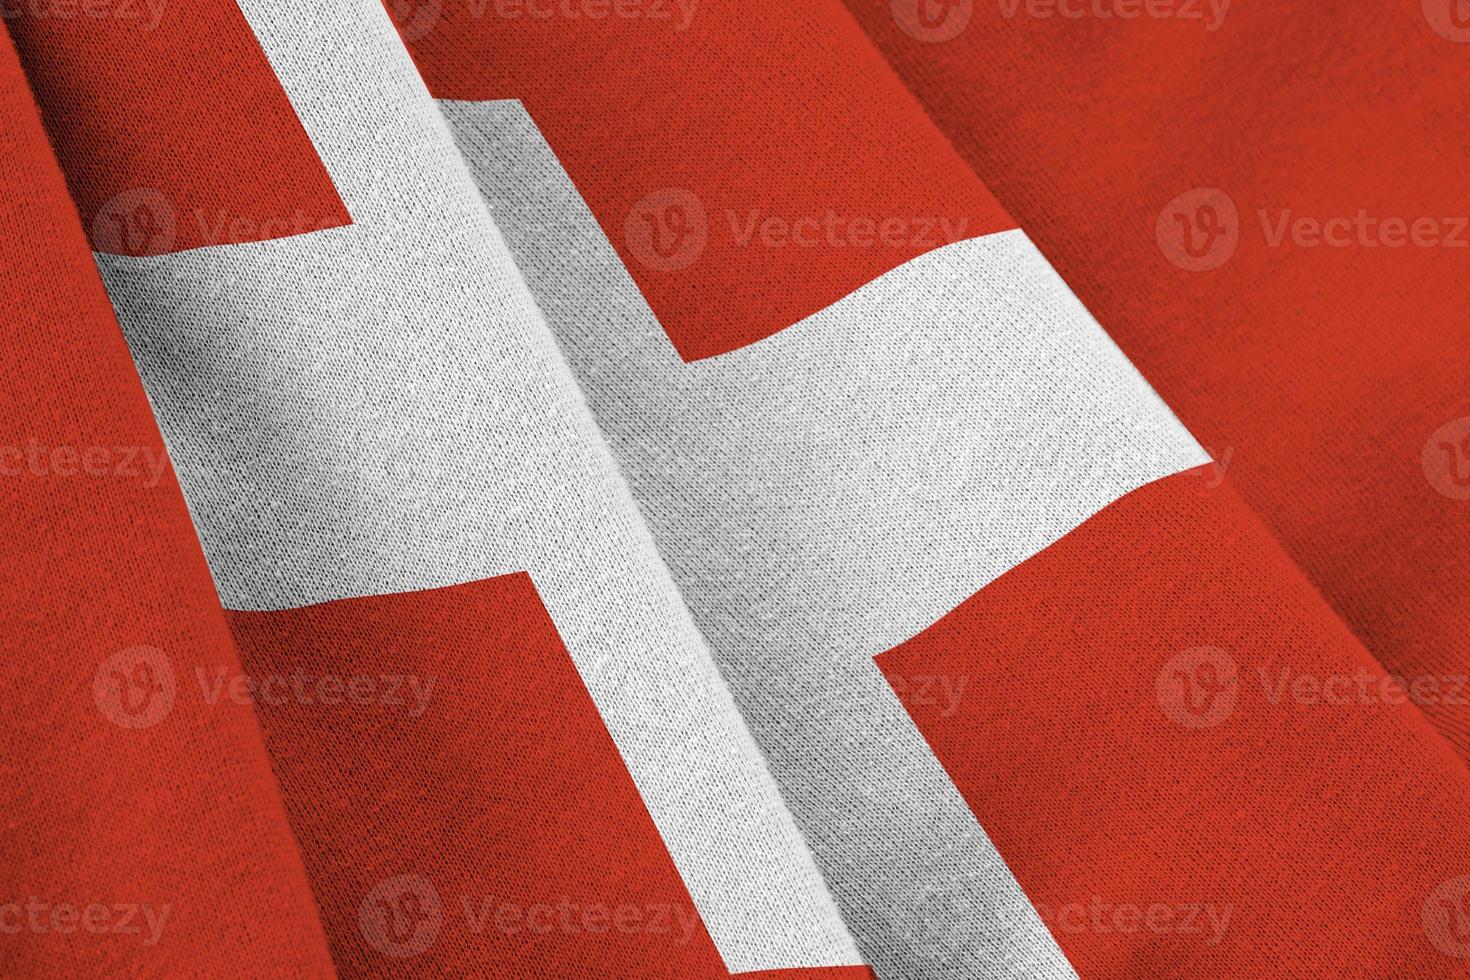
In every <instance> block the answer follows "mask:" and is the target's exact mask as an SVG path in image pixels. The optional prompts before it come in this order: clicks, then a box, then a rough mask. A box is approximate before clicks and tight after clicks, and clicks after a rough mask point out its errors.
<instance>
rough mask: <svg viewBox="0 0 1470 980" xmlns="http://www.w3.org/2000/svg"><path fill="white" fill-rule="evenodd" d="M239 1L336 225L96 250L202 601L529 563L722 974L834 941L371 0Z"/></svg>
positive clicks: (721, 695) (677, 613)
mask: <svg viewBox="0 0 1470 980" xmlns="http://www.w3.org/2000/svg"><path fill="white" fill-rule="evenodd" d="M242 6H243V8H244V10H245V13H246V15H247V17H248V18H249V20H250V21H251V23H252V24H253V26H254V28H255V30H256V32H257V34H258V36H259V38H260V40H261V43H262V45H263V47H264V49H265V51H266V54H267V55H268V57H269V58H270V60H271V62H272V64H273V65H274V66H275V68H276V70H277V72H278V73H279V75H280V77H281V80H282V82H283V84H284V86H285V88H286V90H287V93H288V95H289V96H290V97H291V100H292V102H293V104H294V105H295V107H296V110H297V112H298V113H299V115H300V116H301V119H302V121H303V123H304V124H305V126H306V129H307V132H308V133H309V134H310V136H311V137H312V139H313V141H314V143H315V145H316V147H317V149H318V152H319V153H320V154H321V156H322V159H323V161H324V163H325V164H326V166H327V169H328V171H329V172H330V173H331V175H332V177H333V179H334V180H335V181H336V184H337V187H338V189H339V191H340V192H341V194H342V197H343V200H344V201H345V202H346V204H347V207H348V209H349V211H350V212H351V214H352V217H353V219H354V221H355V222H356V223H355V224H354V225H353V226H351V227H346V228H337V229H329V230H325V231H320V232H315V233H312V234H309V235H304V236H299V237H295V238H288V239H282V240H277V241H268V242H259V243H250V244H242V245H234V246H225V247H212V248H204V249H198V250H195V251H191V252H187V253H181V254H177V255H170V256H160V257H156V258H143V259H134V258H127V257H120V256H110V255H102V256H98V262H99V264H100V265H101V267H102V270H103V272H104V275H105V278H106V281H107V285H108V288H109V290H110V292H111V294H112V297H113V300H114V303H115V304H116V306H117V308H118V311H119V314H120V318H121V320H122V322H123V325H124V329H125V330H126V332H127V336H128V340H129V343H130V345H131V347H132V350H133V352H134V356H135V358H136V359H137V362H138V364H139V367H140V370H141V372H142V374H143V377H144V381H145V383H146V385H147V389H148V393H149V396H150V398H151V399H152V401H153V404H154V406H155V410H156V412H157V414H158V417H159V420H160V422H161V425H162V428H163V430H164V433H165V437H166V439H167V441H168V445H169V449H170V452H171V453H172V455H173V458H174V460H175V463H176V465H177V468H178V470H179V474H180V477H181V480H182V482H183V485H184V489H185V492H186V496H187V498H188V501H189V505H190V508H191V511H192V513H193V515H194V519H195V523H196V525H197V527H198V529H199V533H200V536H201V539H202V541H203V543H204V547H205V551H206V554H207V555H208V557H209V560H210V566H211V569H212V571H213V573H214V576H215V581H216V583H217V586H218V588H219V592H220V595H221V597H222V599H223V601H224V603H225V605H226V606H228V607H230V608H234V609H257V610H260V609H281V608H288V607H295V606H300V605H305V604H309V603H315V602H321V601H325V600H330V599H337V598H342V597H348V596H361V595H373V594H382V593H389V592H403V591H410V590H416V589H424V588H429V587H434V586H443V585H450V584H456V583H461V582H468V581H475V580H478V579H482V578H486V577H490V576H495V575H500V574H504V573H506V572H512V571H520V570H523V569H524V570H529V571H530V573H531V576H532V578H533V580H534V581H535V583H536V586H537V587H538V589H539V590H540V592H541V595H542V598H543V599H544V601H545V602H546V605H547V607H548V609H549V611H550V613H551V616H552V619H553V620H554V622H555V623H556V626H557V628H558V630H559V631H560V633H561V635H562V638H563V639H564V640H565V642H566V644H567V646H568V647H569V649H570V651H571V654H572V657H573V659H574V660H575V662H576V664H577V667H578V669H579V671H580V672H581V673H582V676H583V677H584V678H585V679H586V681H587V684H588V687H589V689H590V690H591V693H592V695H593V697H594V699H595V700H596V702H597V704H598V706H599V708H600V709H601V711H602V713H603V716H604V718H605V720H606V722H607V725H608V728H609V730H610V731H611V733H612V735H613V737H614V739H615V740H616V741H617V744H618V747H619V749H620V750H621V752H622V753H623V755H624V757H625V759H626V760H627V763H628V767H629V769H630V771H631V772H632V775H633V778H634V779H635V781H636V782H637V784H638V787H639V789H640V791H641V792H642V794H643V797H644V799H645V801H646V802H647V803H648V806H649V809H650V811H651V812H652V815H653V818H654V820H655V822H656V823H657V825H658V827H659V829H660V831H661V832H662V834H663V837H664V839H665V841H666V843H667V845H668V847H669V850H670V852H671V854H672V856H673V858H674V860H675V862H676V864H677V865H678V867H679V870H680V872H681V874H682V875H683V877H684V879H685V881H686V883H687V884H688V886H689V889H690V891H691V893H692V895H693V897H694V900H695V902H696V904H697V905H698V907H699V910H700V912H701V914H702V916H703V917H704V919H705V922H706V924H707V925H708V927H709V930H710V933H711V934H712V936H713V938H714V940H715V943H716V944H717V946H718V947H719V949H720V952H721V953H722V955H723V956H724V958H725V959H726V961H727V964H728V965H729V967H730V969H731V970H733V971H736V972H740V971H748V970H759V969H773V968H779V967H797V966H822V965H842V964H850V963H856V962H860V960H859V958H858V954H857V951H856V949H855V947H854V946H853V943H852V940H851V937H850V936H849V934H848V933H847V931H846V928H845V927H844V926H843V924H842V922H841V920H840V918H839V917H838V915H837V912H836V909H835V907H834V906H833V904H832V900H831V897H830V895H829V894H828V893H827V891H826V888H825V886H824V884H823V883H822V880H821V878H820V876H819V875H818V873H817V871H816V867H815V865H814V863H813V862H812V858H811V855H810V853H809V852H808V851H807V849H806V847H805V845H804V843H803V842H802V840H801V838H800V835H799V834H798V833H797V831H796V828H795V825H794V824H793V822H792V820H791V817H790V814H789V812H788V811H787V810H786V808H785V806H784V804H783V803H782V801H781V799H780V797H779V795H778V794H777V792H776V789H775V785H774V783H773V782H772V781H771V779H770V776H769V774H768V773H767V771H766V770H765V768H764V764H763V762H762V760H761V759H760V756H759V753H758V751H757V750H756V748H755V745H754V743H753V742H752V741H751V739H750V736H749V734H748V732H747V731H746V730H745V727H744V725H743V722H742V721H741V720H740V718H739V716H738V714H737V713H736V711H735V708H734V705H733V703H732V702H731V700H730V697H729V693H728V691H727V690H726V689H725V687H724V685H723V682H722V681H721V680H720V678H719V676H718V674H717V672H716V671H715V669H714V666H713V663H712V662H711V660H710V658H709V654H708V651H707V650H706V648H705V647H704V645H703V641H702V639H701V638H700V636H699V634H698V632H697V630H696V629H695V628H694V626H693V623H692V622H691V620H690V618H689V616H688V613H687V611H686V610H685V608H684V607H683V605H682V602H681V599H680V597H679V595H678V593H677V590H676V589H675V587H674V585H673V583H672V581H671V580H670V578H669V576H668V573H667V570H666V569H665V568H664V566H663V565H662V563H661V561H660V559H659V557H658V555H657V554H656V552H655V551H654V548H653V546H652V542H651V540H650V539H649V537H648V533H647V530H646V528H645V527H644V526H643V524H642V522H641V520H640V518H639V516H638V514H637V510H636V507H635V506H634V504H633V502H632V500H631V498H630V497H629V495H628V492H627V488H626V487H625V486H624V485H623V483H622V481H621V479H620V478H619V476H618V474H617V471H616V468H615V466H614V465H613V463H612V460H611V458H610V456H609V455H608V451H607V447H606V446H605V445H604V444H603V442H602V440H601V437H600V436H599V434H598V432H597V429H596V426H595V425H594V423H593V422H592V419H591V417H590V415H589V414H588V412H587V409H586V406H585V404H584V403H583V401H582V399H581V396H580V394H579V392H578V389H577V386H576V384H575V382H574V381H573V379H572V377H571V375H570V373H569V372H568V370H567V368H566V365H565V364H564V363H563V361H562V360H561V358H560V356H559V354H558V353H557V350H556V347H555V343H554V341H553V339H552V337H551V335H550V333H549V332H548V331H547V328H546V325H545V323H544V322H543V321H542V319H541V317H540V315H539V314H538V313H537V311H536V309H535V306H534V303H533V301H532V300H531V297H530V295H529V294H528V293H527V292H526V288H525V285H524V283H523V282H522V281H521V279H520V277H519V275H518V273H517V271H516V269H515V267H514V265H513V263H512V261H511V259H510V256H509V255H508V253H507V252H506V249H505V246H504V242H503V241H502V239H501V238H500V235H499V232H498V231H497V229H496V228H495V226H494V224H493V223H492V222H491V220H490V218H489V215H488V214H487V213H486V211H485V208H484V204H483V202H482V201H481V199H480V198H479V196H478V195H477V194H476V192H475V188H474V185H473V184H472V183H471V182H470V179H469V177H468V175H467V174H466V173H465V172H464V169H463V163H462V161H461V160H460V158H459V156H458V154H457V153H456V151H455V148H454V145H453V142H452V140H451V139H450V136H449V133H448V131H447V128H446V127H445V124H444V121H443V119H442V117H441V116H440V115H439V113H438V112H437V111H436V109H435V108H434V104H433V103H432V101H431V100H430V99H429V97H428V93H427V92H426V91H425V90H424V88H423V85H422V82H421V81H420V80H419V78H418V76H417V74H416V72H415V71H414V69H413V67H412V65H411V64H410V63H409V61H408V58H407V55H406V52H405V51H404V50H403V48H402V45H401V44H400V42H399V40H398V38H397V36H396V35H395V34H394V33H393V30H392V27H391V25H390V24H389V22H388V20H387V18H386V16H385V14H384V11H383V10H382V8H381V6H380V5H379V4H378V3H376V2H374V0H352V2H343V3H334V4H327V5H305V6H297V7H291V8H289V10H288V9H287V8H284V7H281V6H279V5H277V4H272V3H269V2H267V0H246V2H244V3H243V4H242ZM433 846H434V842H433V841H424V847H425V848H432V847H433Z"/></svg>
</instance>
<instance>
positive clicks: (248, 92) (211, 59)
mask: <svg viewBox="0 0 1470 980" xmlns="http://www.w3.org/2000/svg"><path fill="white" fill-rule="evenodd" d="M81 6H82V5H77V8H76V9H78V10H80V9H81ZM104 9H106V8H105V7H104ZM125 9H133V10H136V11H137V12H138V16H136V17H126V16H120V15H117V16H107V17H99V16H76V15H73V16H62V15H60V14H59V13H58V12H57V10H54V9H50V8H48V7H47V5H45V4H31V3H17V4H12V5H8V6H6V7H5V14H6V22H7V23H8V24H9V26H10V31H11V34H12V36H13V37H14V39H15V44H16V47H17V49H18V50H19V52H20V56H21V60H22V62H23V64H24V66H25V70H26V74H27V76H28V77H29V79H30V83H31V85H32V86H34V88H35V89H36V92H37V94H38V96H39V101H40V104H41V107H42V112H43V114H44V116H45V122H46V127H47V130H48V132H49V135H50V137H51V140H52V142H53V143H54V145H55V147H56V153H57V156H58V157H59V158H60V160H61V165H62V168H63V169H64V170H65V172H66V175H67V180H68V182H69V184H70V187H71V192H72V194H73V195H74V197H75V201H76V206H77V207H78V208H79V209H80V210H81V212H82V222H83V225H84V226H85V227H86V229H87V230H88V233H89V234H90V236H91V241H92V247H93V248H95V249H96V250H97V251H99V252H113V253H118V254H123V255H158V254H162V253H166V252H179V251H183V250H185V249H190V248H198V247H200V246H203V245H227V244H234V243H237V242H254V241H264V240H266V239H271V238H282V237H286V236H288V235H299V234H302V233H304V232H308V231H316V230H318V229H321V228H331V227H335V226H338V225H345V224H350V223H351V221H352V219H351V218H350V217H349V216H348V214H347V209H346V208H345V207H344V206H343V204H342V202H341V200H340V199H339V198H338V197H337V191H336V188H335V187H334V186H333V185H332V180H331V178H330V177H329V176H328V175H327V172H326V170H325V169H324V168H323V167H322V165H321V161H320V160H319V159H318V158H317V155H316V150H315V149H314V148H313V147H312V145H311V140H310V139H308V138H307V135H306V131H305V130H303V129H302V128H301V122H300V120H298V119H297V118H296V110H295V109H294V108H292V106H291V103H290V101H289V100H287V98H286V93H285V92H283V91H282V90H281V85H280V82H279V81H277V80H276V76H275V72H274V71H273V70H272V69H271V66H270V64H269V63H268V62H267V61H266V58H265V54H264V52H262V51H261V50H260V44H259V43H258V42H257V41H256V39H255V35H254V33H253V32H252V31H251V30H250V26H249V24H247V23H246V22H245V18H244V16H243V15H242V14H241V13H240V9H239V7H238V6H236V4H235V3H233V2H231V0H189V2H188V3H163V4H159V5H158V6H157V7H154V5H152V4H149V5H148V6H147V7H145V6H144V4H143V3H141V2H139V3H137V4H136V5H134V6H132V7H131V8H127V7H125V6H124V5H121V4H119V5H118V6H117V7H116V9H114V10H112V11H110V12H111V13H114V14H120V12H121V11H123V10H125ZM155 12H156V14H157V16H158V20H157V21H156V23H155V22H154V20H153V16H154V14H155Z"/></svg>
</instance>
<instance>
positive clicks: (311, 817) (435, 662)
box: [228, 575, 728, 980]
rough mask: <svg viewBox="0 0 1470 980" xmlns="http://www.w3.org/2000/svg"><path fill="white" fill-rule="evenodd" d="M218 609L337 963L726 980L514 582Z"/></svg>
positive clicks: (530, 602) (600, 735) (556, 652)
mask: <svg viewBox="0 0 1470 980" xmlns="http://www.w3.org/2000/svg"><path fill="white" fill-rule="evenodd" d="M228 616H229V619H230V623H231V626H232V628H233V629H234V632H235V637H236V640H237V642H238V643H239V646H240V650H241V655H242V659H243V661H244V664H245V669H246V673H247V676H248V677H249V678H250V679H251V682H252V683H253V685H254V686H255V688H254V689H255V690H256V691H258V694H259V696H258V697H256V698H254V700H255V702H256V704H257V709H258V711H259V712H260V715H261V718H262V722H263V724H264V726H265V730H266V735H267V743H268V745H269V747H270V749H271V752H272V754H273V756H274V757H275V759H276V764H277V766H278V768H279V770H280V776H281V784H282V788H283V790H284V792H285V795H286V805H287V808H288V810H289V811H290V814H291V820H292V826H294V827H295V828H296V832H297V834H298V835H299V836H300V838H301V843H302V848H303V851H304V854H305V858H306V864H307V868H308V869H309V870H310V872H311V877H312V882H313V884H314V885H315V887H316V894H317V897H318V899H319V900H320V902H321V905H322V912H323V915H324V916H325V919H326V927H327V935H328V936H329V937H330V939H331V943H332V952H333V955H334V956H335V958H336V961H337V963H338V965H339V966H341V968H342V969H343V970H344V971H345V972H347V973H349V974H351V975H352V976H383V977H390V976H402V975H403V974H404V971H409V972H412V973H415V974H420V973H423V972H425V971H428V972H432V973H435V974H443V975H451V976H469V975H477V976H501V977H510V976H530V975H535V976H546V977H553V976H554V977H577V976H589V977H590V976H598V977H624V978H629V980H633V978H644V977H647V978H655V977H668V978H670V980H675V978H689V980H694V978H724V977H726V976H728V974H727V973H726V972H725V970H724V967H723V964H722V961H721V960H720V957H719V954H718V953H717V952H716V951H715V948H714V946H713V944H712V943H711V942H710V938H709V935H708V933H707V932H706V931H705V927H704V924H703V922H702V921H701V920H700V917H699V913H698V912H697V911H696V910H695V908H694V905H693V903H692V902H691V901H690V898H689V894H688V891H687V890H686V889H685V887H684V883H683V880H682V879H681V878H680V877H679V873H678V871H677V870H676V869H675V868H674V865H673V862H672V861H671V860H670V858H669V855H668V852H667V850H665V848H664V844H663V840H662V838H661V837H660V836H659V834H658V830H657V829H656V828H655V827H654V825H653V821H652V819H651V818H650V817H649V815H648V811H647V809H646V808H645V807H644V804H643V800H642V798H641V797H640V796H639V795H638V790H637V788H636V787H635V786H634V785H633V780H632V778H631V777H630V776H629V775H628V770H627V768H626V767H625V766H624V764H623V760H622V757H621V756H620V755H619V754H618V750H617V747H616V746H615V745H614V744H613V741H612V738H611V736H609V735H608V732H607V729H606V728H605V727H604V726H603V722H602V717H601V716H600V715H599V714H598V712H597V708H596V706H595V705H594V704H593V702H592V699H591V697H590V696H589V695H588V694H587V690H586V688H585V687H584V686H583V684H582V679H581V678H580V677H579V676H578V674H577V671H576V669H575V667H574V666H573V665H572V661H571V658H570V657H569V656H568V654H567V651H566V648H565V647H564V646H563V645H562V642H561V640H560V638H559V637H558V636H557V633H556V628H555V627H554V626H553V625H552V623H551V620H550V618H549V617H548V616H547V614H546V610H545V608H544V607H543V606H542V604H541V600H540V598H539V597H538V596H537V594H536V589H535V586H534V585H533V584H532V583H531V579H530V577H529V576H527V575H509V576H505V577H503V578H495V579H489V580H486V581H483V582H475V583H471V584H468V585H460V586H455V587H453V588H444V589H430V590H426V591H423V592H414V593H408V594H404V595H388V596H375V597H370V598H359V599H345V600H340V601H337V602H329V603H324V604H322V605H316V606H307V607H305V608H301V609H291V610H284V611H279V612H230V613H228ZM410 678H416V679H417V685H415V684H414V683H413V682H411V681H410V680H409V679H410ZM394 679H397V681H398V682H397V683H394ZM324 681H326V682H327V683H326V684H325V685H324V683H323V682H324ZM354 685H355V686H356V687H357V691H358V693H357V695H356V697H354V696H353V695H352V688H353V686H354ZM301 690H305V692H306V694H305V696H303V695H302V694H301V693H300V691H301ZM325 699H331V701H330V702H329V701H327V700H325Z"/></svg>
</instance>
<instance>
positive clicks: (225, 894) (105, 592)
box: [0, 33, 332, 977]
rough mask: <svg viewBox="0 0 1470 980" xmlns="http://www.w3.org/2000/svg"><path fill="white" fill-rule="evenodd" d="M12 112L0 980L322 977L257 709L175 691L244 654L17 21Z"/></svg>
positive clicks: (6, 83)
mask: <svg viewBox="0 0 1470 980" xmlns="http://www.w3.org/2000/svg"><path fill="white" fill-rule="evenodd" d="M0 114H3V118H4V119H5V121H6V124H5V126H4V128H3V131H0V183H3V185H4V193H3V194H0V228H4V230H5V242H6V253H7V254H8V255H10V256H12V257H13V259H14V261H12V262H10V263H9V268H8V269H7V272H6V275H5V276H4V278H3V279H0V305H3V307H4V309H5V322H6V343H5V345H4V347H3V351H4V364H5V377H6V383H5V384H4V385H0V469H3V473H0V523H3V532H4V533H3V537H4V540H5V543H6V544H5V560H4V561H3V562H0V621H3V622H4V624H5V628H4V629H3V630H0V655H3V656H0V661H3V664H4V667H3V669H0V673H3V687H4V690H5V692H6V705H5V710H4V711H3V712H0V745H3V746H4V748H3V755H0V799H3V803H4V809H3V813H4V821H3V828H4V832H3V833H0V974H3V975H5V976H15V977H20V976H68V977H86V976H222V975H226V974H236V973H237V974H239V975H253V976H286V975H290V976H326V975H330V974H331V972H332V965H331V962H330V960H329V959H328V956H327V948H326V943H325V941H324V937H323V934H322V931H321V926H320V924H319V920H318V917H317V911H316V906H315V903H314V902H313V900H312V896H311V892H310V889H309V887H308V885H307V881H306V876H305V873H304V870H303V868H302V865H301V860H300V857H299V854H298V852H297V849H296V844H295V841H294V840H293V838H292V836H291V832H290V830H289V829H288V827H287V824H286V816H285V813H284V812H283V810H282V808H281V804H280V795H279V792H278V789H277V787H276V782H275V780H274V779H273V778H272V776H271V772H270V768H269V766H268V764H267V761H266V755H265V750H264V746H263V745H262V743H261V737H260V730H259V728H258V727H257V723H256V719H255V715H254V713H253V712H252V711H251V710H250V709H249V708H248V707H240V706H237V705H229V704H226V705H218V706H210V705H205V704H202V703H200V702H199V701H198V700H197V699H190V698H188V697H186V696H184V695H185V684H186V683H187V680H186V678H187V675H188V672H189V671H190V670H192V669H193V668H194V667H195V666H197V667H199V668H200V669H206V670H214V669H221V670H230V671H237V670H238V669H239V667H238V661H237V659H236V655H235V650H234V647H233V646H232V645H231V641H230V635H229V632H228V630H227V629H226V626H225V623H224V618H223V617H222V616H221V614H220V609H219V601H218V599H217V598H216V597H215V592H214V586H213V583H212V582H211V581H210V577H209V572H208V570H207V569H206V567H205V564H204V557H203V555H202V554H201V553H200V550H199V544H198V541H197V540H196V538H195V536H194V529H193V526H192V524H191V523H190V521H189V515H188V513H187V511H186V510H185V508H184V501H183V498H182V496H181V495H180V493H179V487H178V484H177V483H176V482H175V480H174V477H173V474H172V472H171V471H170V470H169V469H168V468H167V466H166V458H165V456H164V451H163V444H162V442H161V441H160V439H159V436H158V430H157V427H156V425H155V423H154V421H153V416H152V413H151V412H150V410H149V407H148V402H147V400H146V399H145V398H144V395H143V389H142V386H141V385H140V384H139V382H138V377H137V374H136V373H135V371H134V369H133V364H132V360H131V358H130V357H129V354H128V350H127V347H126V345H125V344H124V343H123V339H122V334H121V332H120V331H119V330H118V326H117V322H116V320H115V319H114V318H113V313H112V308H111V306H110V305H109V304H108V301H107V296H106V294H105V293H104V292H103V289H102V284H101V282H100V281H99V280H98V277H97V272H96V268H95V266H94V265H93V263H92V259H91V256H90V255H89V254H88V251H87V243H86V240H85V238H84V237H83V235H82V230H81V227H80V225H79V224H78V221H77V217H76V213H75V211H74V210H73V208H72V204H71V201H70V199H69V198H68V196H67V192H66V187H65V185H64V183H63V181H62V177H61V173H60V171H59V170H58V169H57V165H56V161H55V159H54V158H53V157H52V155H51V151H50V148H49V147H48V146H47V143H46V137H45V135H44V133H43V132H42V129H41V121H40V119H39V117H38V116H37V114H36V111H35V108H34V105H33V103H32V101H31V94H30V92H29V90H28V89H27V87H26V83H25V80H24V76H23V75H22V73H21V70H20V66H19V64H18V62H17V60H16V57H15V54H14V51H13V49H12V48H11V46H10V43H9V41H8V39H7V38H6V37H5V35H4V34H3V33H0ZM150 909H151V913H150V911H149V910H150ZM150 914H151V916H152V918H151V919H150Z"/></svg>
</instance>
